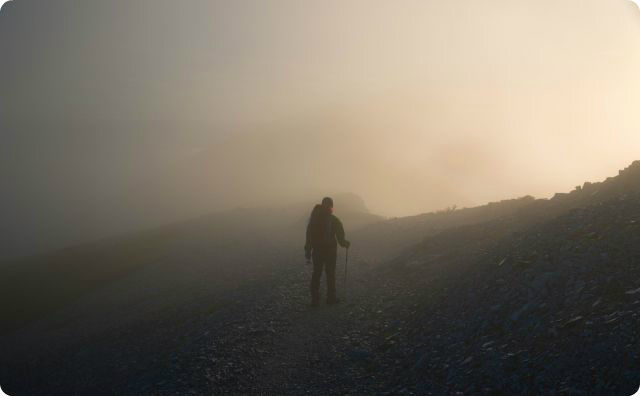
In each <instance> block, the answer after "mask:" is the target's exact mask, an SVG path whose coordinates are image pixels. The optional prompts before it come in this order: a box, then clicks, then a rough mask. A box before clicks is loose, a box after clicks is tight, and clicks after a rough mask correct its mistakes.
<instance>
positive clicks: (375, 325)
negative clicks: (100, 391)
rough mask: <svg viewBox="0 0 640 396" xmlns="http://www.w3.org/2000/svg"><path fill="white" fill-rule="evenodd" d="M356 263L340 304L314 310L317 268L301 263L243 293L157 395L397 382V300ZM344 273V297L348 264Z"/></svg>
mask: <svg viewBox="0 0 640 396" xmlns="http://www.w3.org/2000/svg"><path fill="white" fill-rule="evenodd" d="M353 262H359V260H358V258H357V256H356V257H353ZM353 262H352V264H351V266H350V279H349V283H348V286H349V290H348V295H347V300H346V301H344V300H343V302H341V303H340V304H338V305H336V306H327V305H321V306H320V307H319V308H311V307H309V305H308V304H309V296H308V295H309V292H308V282H309V278H310V271H311V269H310V268H309V267H303V265H304V264H301V262H300V260H299V259H297V260H296V259H292V260H291V263H290V264H289V265H287V266H286V268H285V269H283V270H282V271H280V272H279V273H278V274H277V276H274V279H275V283H271V284H262V285H259V286H258V285H256V286H252V290H251V293H247V292H248V290H247V289H245V290H242V291H239V292H238V295H239V296H241V295H242V296H243V297H242V298H241V300H238V301H236V303H235V304H234V306H233V308H232V309H230V310H229V311H228V312H221V313H218V314H216V315H213V316H212V317H211V318H210V320H205V321H203V322H202V323H200V324H199V325H198V328H199V331H200V332H201V333H202V336H201V337H199V339H198V340H197V341H196V342H194V343H193V344H192V345H190V347H189V348H188V349H187V350H185V351H184V352H183V354H182V355H181V356H179V357H177V359H176V360H175V362H174V364H173V365H171V367H169V368H167V372H166V378H168V380H166V381H164V382H161V383H158V384H156V386H155V387H154V389H153V391H152V393H156V394H175V393H184V394H202V393H210V394H257V395H262V394H263V395H274V394H279V395H286V394H329V393H340V394H365V393H369V394H371V393H378V392H383V389H387V388H389V386H390V382H392V381H391V380H392V379H393V376H390V375H389V370H391V369H393V364H392V363H393V362H389V361H388V360H389V359H388V358H389V356H388V355H387V354H385V353H380V352H381V351H383V350H386V349H388V347H389V346H390V345H392V344H390V343H389V342H392V343H393V342H394V341H393V340H392V339H393V337H394V334H393V333H394V331H393V328H392V327H391V326H390V324H389V323H388V320H386V319H384V318H385V316H386V315H388V314H389V312H387V309H388V308H389V307H388V302H389V301H390V300H389V299H388V298H384V296H382V295H380V296H379V298H372V296H375V295H376V293H372V290H369V289H368V287H369V286H370V285H372V284H373V279H372V278H371V277H370V276H369V274H370V271H369V269H368V268H367V266H365V265H362V264H353ZM338 268H339V271H338V273H339V276H338V279H339V281H338V288H339V295H340V296H341V297H342V298H343V299H344V287H343V275H344V272H343V271H344V262H343V261H342V262H339V265H338ZM390 290H391V288H388V289H387V290H384V291H383V293H382V294H384V293H388V292H389V291H390ZM385 304H387V305H386V306H385ZM385 312H386V314H384V313H385ZM383 314H384V315H383ZM396 325H397V324H396ZM377 355H379V356H377ZM376 356H377V357H376ZM383 373H384V375H382V374H383Z"/></svg>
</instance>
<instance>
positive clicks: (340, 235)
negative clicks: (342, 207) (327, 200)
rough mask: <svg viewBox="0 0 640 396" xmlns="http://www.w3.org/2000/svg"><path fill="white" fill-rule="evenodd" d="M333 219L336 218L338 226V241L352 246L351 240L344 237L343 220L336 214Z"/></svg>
mask: <svg viewBox="0 0 640 396" xmlns="http://www.w3.org/2000/svg"><path fill="white" fill-rule="evenodd" d="M333 219H334V226H335V228H336V239H337V240H338V243H339V244H340V246H342V247H343V248H347V249H348V248H349V246H351V242H349V241H347V240H346V239H344V227H343V226H342V222H341V221H340V219H338V218H337V217H335V216H334V217H333Z"/></svg>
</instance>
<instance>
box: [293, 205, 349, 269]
mask: <svg viewBox="0 0 640 396" xmlns="http://www.w3.org/2000/svg"><path fill="white" fill-rule="evenodd" d="M319 210H320V209H319V208H318V207H316V208H314V213H312V215H311V218H310V219H309V224H307V238H306V243H305V246H304V250H305V252H306V253H307V257H309V256H310V254H311V251H312V250H333V251H335V250H337V249H338V244H340V246H342V247H349V245H350V244H349V241H347V240H346V239H345V235H344V227H343V226H342V222H341V221H340V219H338V218H337V217H336V216H335V215H333V214H330V213H319V214H317V213H315V212H316V211H319Z"/></svg>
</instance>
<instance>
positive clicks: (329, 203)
mask: <svg viewBox="0 0 640 396" xmlns="http://www.w3.org/2000/svg"><path fill="white" fill-rule="evenodd" d="M322 206H324V207H325V209H327V210H328V211H330V212H331V211H333V199H331V198H329V197H324V198H323V199H322Z"/></svg>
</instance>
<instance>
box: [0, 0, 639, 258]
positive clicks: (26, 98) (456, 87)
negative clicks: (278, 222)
mask: <svg viewBox="0 0 640 396" xmlns="http://www.w3.org/2000/svg"><path fill="white" fill-rule="evenodd" d="M639 50H640V10H639V9H638V8H637V7H636V6H635V5H634V4H632V3H631V2H628V1H624V0H615V1H612V0H606V1H605V0H575V1H574V0H562V1H547V0H543V1H522V0H516V1H513V0H508V1H507V0H503V1H501V0H490V1H481V2H479V1H466V0H458V1H408V0H406V1H401V2H388V1H349V2H343V1H333V0H332V1H323V2H315V3H312V2H299V1H293V0H292V1H262V0H260V1H258V0H256V1H233V2H232V1H180V2H177V1H164V0H162V1H159V0H153V1H151V0H138V1H135V2H130V1H70V0H60V1H55V2H52V1H33V0H14V1H11V2H9V3H7V4H5V5H4V6H3V8H2V11H1V12H0V134H1V141H0V181H1V182H2V194H0V215H1V217H2V219H3V221H2V223H1V224H2V225H1V226H0V233H1V234H2V235H3V238H2V242H1V243H2V245H1V246H0V252H1V253H0V258H8V257H15V256H18V255H24V254H30V253H35V252H39V251H43V250H46V249H52V248H56V247H60V246H64V245H68V244H73V243H77V242H81V241H86V240H90V239H94V238H99V237H104V236H108V235H115V234H119V233H124V232H130V231H132V230H137V229H141V228H145V227H152V226H155V225H159V224H163V223H167V222H171V221H175V220H179V219H184V218H189V217H193V216H198V215H201V214H204V213H210V212H216V211H222V210H226V209H229V208H234V207H238V206H255V205H270V204H274V203H280V204H281V203H286V202H296V201H302V200H307V199H318V198H320V197H321V196H324V195H327V194H334V193H340V192H353V193H356V194H359V195H360V196H362V197H363V198H364V200H365V201H366V203H367V206H368V207H369V208H370V209H371V211H372V212H375V213H378V214H381V215H385V216H402V215H409V214H416V213H421V212H426V211H431V210H437V209H442V208H444V207H448V206H451V205H457V206H459V207H462V206H473V205H479V204H483V203H486V202H489V201H493V200H499V199H503V198H511V197H516V196H522V195H526V194H532V195H535V196H537V197H548V196H550V195H552V194H553V193H555V192H557V191H566V190H570V189H572V188H573V187H574V186H575V185H578V184H581V183H582V182H584V181H586V180H591V181H596V180H601V179H603V178H605V177H607V176H611V175H615V174H616V172H617V170H618V169H621V168H623V167H625V166H626V165H628V164H629V163H630V162H631V161H633V160H635V159H638V158H637V156H638V153H639V152H640V134H639V133H638V128H639V127H640V113H639V112H638V111H637V108H638V104H639V103H640V76H639V74H638V70H640V51H639ZM336 210H337V211H339V202H336Z"/></svg>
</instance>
